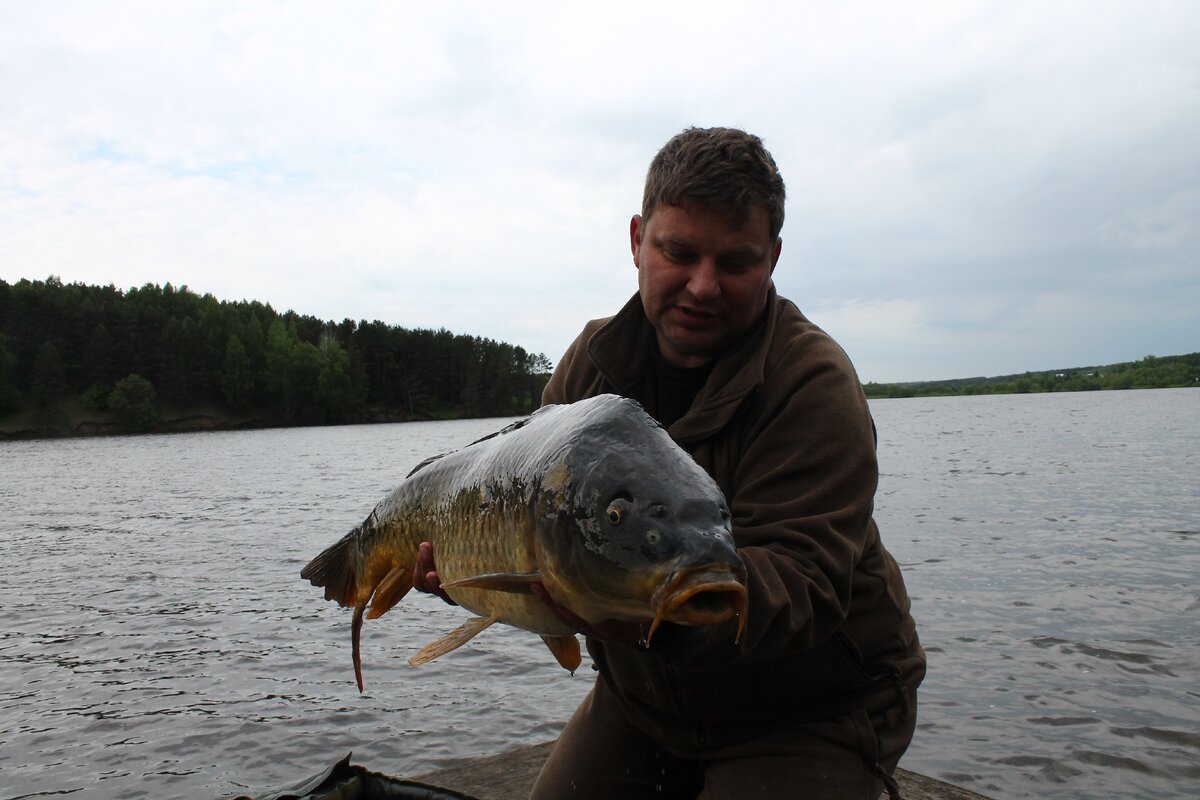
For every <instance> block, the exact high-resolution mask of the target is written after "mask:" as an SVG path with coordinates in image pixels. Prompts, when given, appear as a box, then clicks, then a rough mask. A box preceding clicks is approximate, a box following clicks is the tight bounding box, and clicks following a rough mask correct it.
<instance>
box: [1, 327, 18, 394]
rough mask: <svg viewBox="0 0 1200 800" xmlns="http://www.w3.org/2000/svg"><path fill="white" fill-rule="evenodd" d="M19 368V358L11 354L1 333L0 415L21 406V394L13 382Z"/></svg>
mask: <svg viewBox="0 0 1200 800" xmlns="http://www.w3.org/2000/svg"><path fill="white" fill-rule="evenodd" d="M16 366H17V357H16V356H15V355H13V354H12V353H11V352H9V349H8V343H7V342H6V341H5V338H4V334H2V333H0V414H7V413H8V412H10V411H14V410H16V408H17V407H18V406H19V405H20V404H21V393H20V392H19V391H17V387H16V385H15V384H14V383H13V381H12V376H13V371H14V369H15V368H16Z"/></svg>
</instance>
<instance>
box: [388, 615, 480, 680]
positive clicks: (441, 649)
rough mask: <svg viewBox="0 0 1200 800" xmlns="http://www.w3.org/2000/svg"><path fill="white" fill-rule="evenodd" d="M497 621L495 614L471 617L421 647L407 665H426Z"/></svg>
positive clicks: (458, 646) (460, 645)
mask: <svg viewBox="0 0 1200 800" xmlns="http://www.w3.org/2000/svg"><path fill="white" fill-rule="evenodd" d="M499 620H500V617H499V616H498V615H496V614H492V615H491V616H487V617H472V618H471V619H469V620H467V621H466V622H464V623H463V624H462V625H459V626H458V627H457V628H455V629H454V630H452V631H450V632H449V633H447V634H446V635H445V636H443V637H442V638H440V639H438V640H437V641H436V642H430V643H429V644H427V645H425V646H424V647H422V648H421V649H420V650H418V651H417V654H416V655H414V656H413V657H412V658H410V659H409V660H408V663H409V664H412V665H413V666H414V667H419V666H421V665H422V664H428V663H429V662H430V661H433V660H434V659H435V658H437V657H438V656H444V655H446V653H449V652H450V651H452V650H457V649H458V648H460V647H462V646H463V645H464V644H466V643H467V642H469V641H471V640H472V639H474V638H475V637H476V636H478V635H479V634H480V633H482V632H483V631H484V630H486V629H487V628H488V626H490V625H492V624H493V623H495V622H498V621H499Z"/></svg>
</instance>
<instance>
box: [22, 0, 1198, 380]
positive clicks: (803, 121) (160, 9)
mask: <svg viewBox="0 0 1200 800" xmlns="http://www.w3.org/2000/svg"><path fill="white" fill-rule="evenodd" d="M468 12H469V13H468ZM1197 22H1200V9H1198V8H1197V7H1196V6H1195V5H1194V4H1190V3H1183V2H1158V3H1149V4H1138V5H1136V6H1135V5H1133V4H1122V3H1116V4H1104V5H1101V6H1096V5H1094V4H1083V3H1078V4H1076V3H1066V4H1053V5H1049V6H1048V5H1045V4H1040V3H995V2H976V3H962V4H958V3H955V4H945V3H933V2H930V3H913V4H904V5H902V6H899V5H895V4H883V3H849V4H843V5H838V6H831V5H827V4H818V3H800V4H783V3H751V4H750V5H749V6H748V7H747V8H746V9H745V10H743V11H740V12H738V13H730V11H729V7H728V6H727V5H722V4H715V3H712V4H710V3H689V4H678V3H666V4H653V5H651V6H647V5H645V4H633V3H626V2H620V3H615V4H610V5H607V6H604V7H583V6H574V5H569V4H552V3H523V4H520V5H516V4H487V5H475V4H472V5H470V6H458V5H457V4H453V3H450V4H424V5H418V4H411V3H350V4H345V5H343V6H338V7H337V8H336V9H334V8H333V7H331V6H320V5H316V6H312V5H303V6H298V5H295V4H253V5H246V4H232V5H212V4H191V3H172V4H168V5H162V4H152V3H146V4H137V3H126V4H121V5H120V6H119V7H115V8H114V7H112V6H110V5H107V4H97V3H84V2H79V3H71V4H68V6H67V7H65V8H64V7H55V8H50V7H44V6H38V5H36V4H9V5H8V6H5V7H4V8H2V9H0V120H3V121H2V122H0V253H2V254H3V255H2V256H0V277H2V278H4V279H5V280H9V281H13V280H16V279H18V278H21V277H32V278H41V277H44V276H45V275H47V274H51V273H53V274H58V275H60V276H62V277H63V279H64V280H82V281H85V282H89V283H102V284H106V283H110V282H111V283H115V284H116V285H118V286H119V287H123V288H124V287H128V286H134V285H140V284H141V283H144V282H147V281H153V282H159V283H162V282H167V281H170V282H172V283H174V284H177V285H178V284H187V285H189V286H190V287H191V288H193V289H194V290H196V291H201V292H206V291H207V292H212V293H213V294H215V295H217V296H218V297H220V298H223V299H241V298H243V297H245V298H254V299H260V300H263V301H265V302H270V303H271V304H273V305H274V306H276V307H278V308H293V309H295V310H297V311H299V312H301V313H308V314H314V315H316V316H320V317H324V318H330V319H342V318H346V317H349V318H352V319H374V318H380V319H383V320H384V321H386V322H388V323H391V324H399V325H406V326H410V327H417V326H422V327H441V326H445V327H448V328H450V329H452V330H455V331H461V332H465V333H472V334H476V335H483V336H490V337H493V338H498V339H505V340H508V341H512V342H513V343H515V344H520V345H522V346H525V347H527V348H528V349H530V350H534V351H541V352H545V353H546V354H547V355H549V356H550V357H551V358H556V357H557V356H558V355H559V354H560V353H561V352H562V350H563V349H564V348H565V347H566V345H567V344H568V343H569V342H570V340H571V339H572V338H573V337H574V335H575V334H576V333H577V331H578V329H579V327H580V326H581V325H582V323H583V321H584V320H586V319H588V318H592V317H597V316H602V315H605V314H608V313H612V312H613V311H614V310H615V309H616V308H617V307H619V305H620V304H621V303H623V302H624V300H625V299H626V298H627V297H628V295H629V294H630V293H631V292H632V291H633V290H634V288H635V285H636V284H635V273H634V271H633V269H632V267H631V264H630V260H629V253H628V243H627V226H628V218H629V215H630V214H631V213H633V212H635V211H636V210H637V208H638V206H639V204H640V194H641V182H642V179H643V175H644V170H645V167H646V164H647V163H648V161H649V159H650V157H651V156H652V155H653V153H654V151H655V150H656V149H657V148H658V147H659V146H660V145H661V143H662V142H663V141H665V139H666V138H667V137H669V136H670V135H671V134H673V133H675V132H676V131H678V130H679V129H681V128H683V127H685V126H687V125H690V124H700V125H707V124H732V125H739V126H743V127H746V128H748V129H750V130H754V131H755V132H758V133H760V134H761V135H763V136H764V138H765V139H766V141H767V144H768V146H769V147H770V148H771V149H772V152H773V153H774V155H775V157H776V160H777V161H778V162H779V164H780V167H781V169H782V171H783V174H784V176H785V178H786V180H787V183H788V189H789V206H788V221H787V223H786V225H785V228H784V231H783V236H784V239H785V246H784V251H783V260H782V262H781V264H780V268H779V270H777V273H776V280H777V283H778V285H779V287H780V291H781V292H782V293H783V294H785V295H787V296H790V297H792V298H793V299H795V300H796V301H797V302H798V303H799V304H800V305H801V307H802V308H804V309H805V310H806V311H808V312H810V313H811V314H812V315H813V316H814V318H815V319H816V320H817V321H818V322H822V321H823V319H824V320H827V322H828V326H829V327H830V329H831V332H833V333H834V334H835V335H836V336H838V337H839V338H840V339H841V340H842V341H843V344H845V345H846V347H847V350H848V351H850V353H851V355H852V356H853V357H854V358H855V360H856V361H857V362H858V363H859V366H860V371H861V372H862V373H863V375H864V377H866V378H868V379H874V380H905V379H918V378H933V377H953V376H955V375H957V374H999V373H1001V372H1006V371H1022V370H1024V369H1041V368H1054V367H1058V366H1066V365H1068V364H1070V363H1072V361H1074V360H1082V361H1088V362H1093V363H1100V362H1104V361H1109V360H1123V359H1126V358H1139V357H1141V356H1143V355H1146V354H1147V353H1151V352H1156V353H1157V354H1160V355H1167V354H1171V353H1174V352H1186V351H1193V350H1196V349H1198V348H1197V346H1196V345H1197V342H1200V330H1198V329H1197V325H1196V323H1194V322H1191V321H1190V318H1189V317H1188V316H1187V309H1194V308H1195V307H1196V306H1197V305H1198V304H1200V268H1198V266H1197V264H1196V256H1195V253H1196V252H1198V251H1200V248H1198V247H1197V245H1200V241H1197V238H1198V236H1200V234H1198V232H1197V228H1196V226H1195V223H1194V220H1195V219H1196V218H1197V216H1198V212H1200V194H1198V192H1197V188H1196V187H1197V186H1200V153H1198V151H1197V149H1196V148H1195V145H1194V142H1195V141H1197V140H1198V139H1200V106H1198V105H1197V104H1195V103H1188V102H1186V100H1185V99H1186V98H1188V97H1194V96H1196V95H1197V94H1198V93H1200V57H1198V56H1197V55H1196V52H1195V47H1194V42H1193V41H1192V36H1191V32H1192V31H1194V30H1195V29H1196V23H1197Z"/></svg>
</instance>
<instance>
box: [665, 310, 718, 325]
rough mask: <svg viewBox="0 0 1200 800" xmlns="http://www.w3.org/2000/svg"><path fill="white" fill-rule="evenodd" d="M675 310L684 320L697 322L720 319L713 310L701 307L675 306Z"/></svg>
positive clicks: (709, 321)
mask: <svg viewBox="0 0 1200 800" xmlns="http://www.w3.org/2000/svg"><path fill="white" fill-rule="evenodd" d="M675 312H676V313H677V314H678V315H679V316H680V317H681V318H682V321H684V322H699V323H711V322H715V321H716V320H718V319H720V315H718V314H717V313H716V312H715V311H708V310H705V309H702V308H693V307H690V306H675Z"/></svg>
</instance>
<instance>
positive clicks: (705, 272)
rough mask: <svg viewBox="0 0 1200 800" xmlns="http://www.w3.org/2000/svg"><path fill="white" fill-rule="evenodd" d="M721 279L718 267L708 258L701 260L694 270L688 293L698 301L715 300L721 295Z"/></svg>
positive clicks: (689, 281)
mask: <svg viewBox="0 0 1200 800" xmlns="http://www.w3.org/2000/svg"><path fill="white" fill-rule="evenodd" d="M719 277H720V276H719V274H718V272H717V265H716V264H715V263H713V262H712V261H710V260H709V259H707V258H704V259H701V260H700V262H699V263H697V264H696V266H695V268H694V269H693V270H692V275H691V278H690V279H689V280H688V291H689V292H691V294H692V296H693V297H695V298H696V299H697V300H713V299H715V298H717V297H719V296H720V295H721V282H720V280H719Z"/></svg>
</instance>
